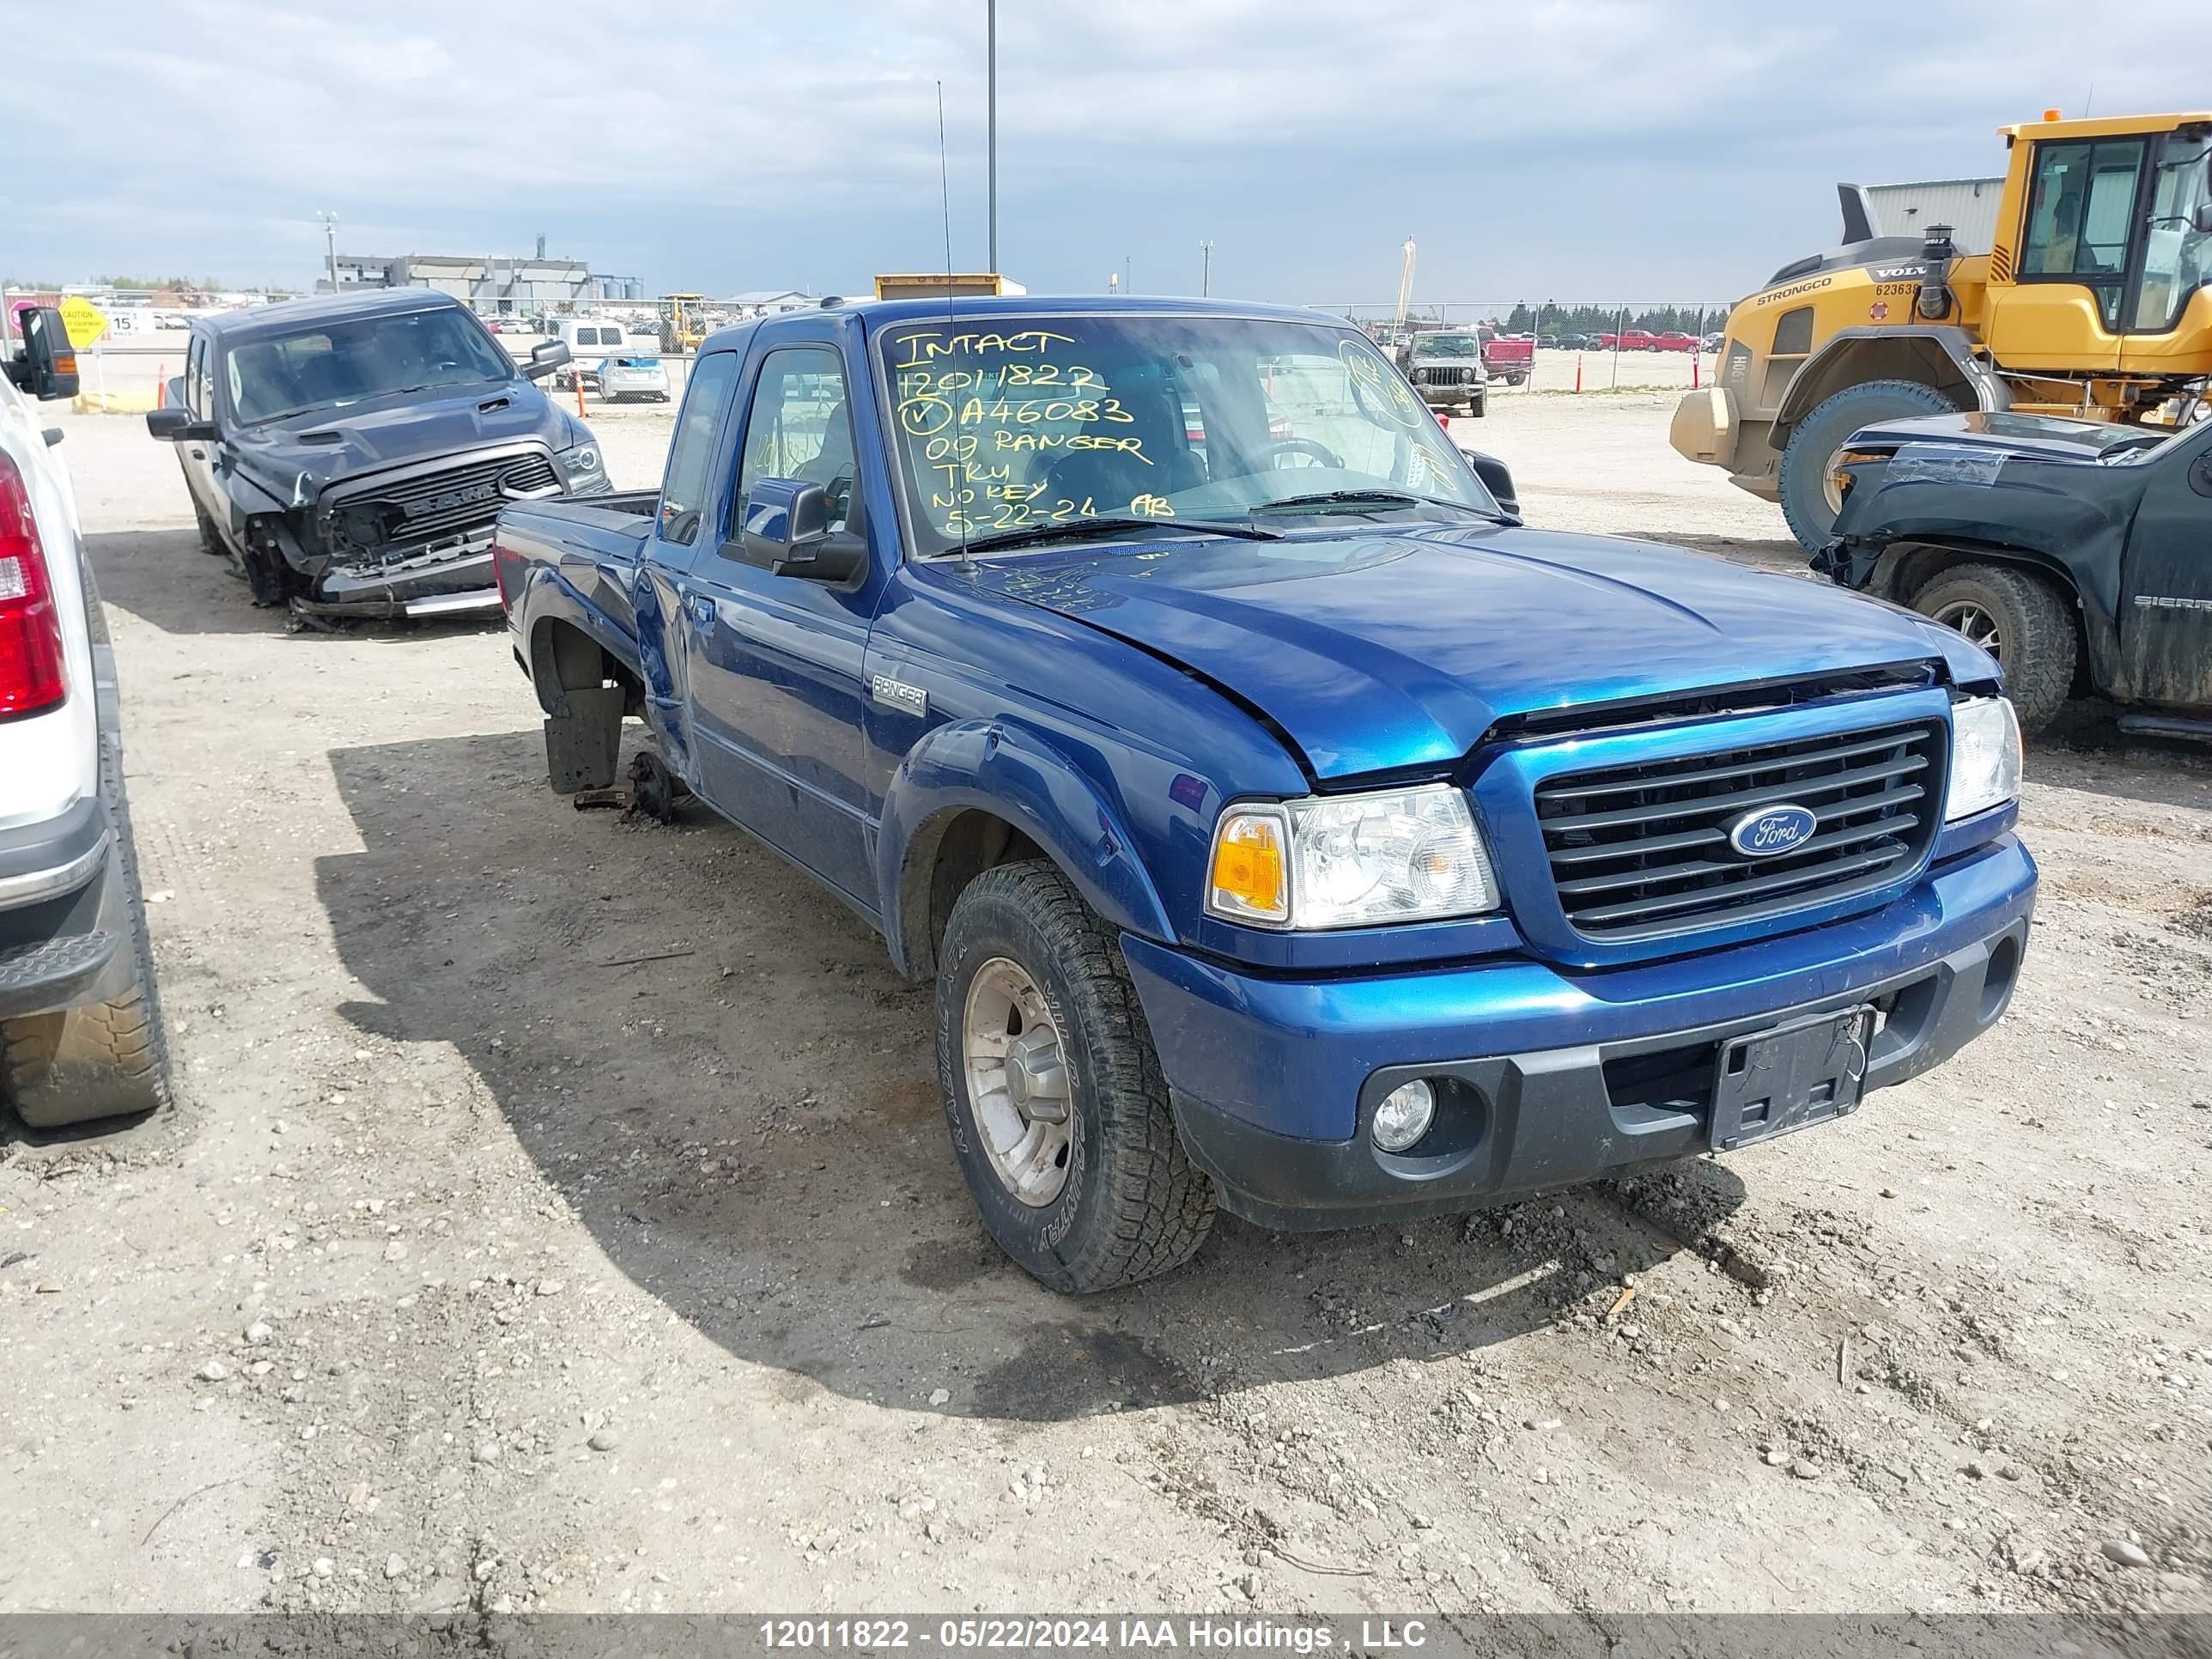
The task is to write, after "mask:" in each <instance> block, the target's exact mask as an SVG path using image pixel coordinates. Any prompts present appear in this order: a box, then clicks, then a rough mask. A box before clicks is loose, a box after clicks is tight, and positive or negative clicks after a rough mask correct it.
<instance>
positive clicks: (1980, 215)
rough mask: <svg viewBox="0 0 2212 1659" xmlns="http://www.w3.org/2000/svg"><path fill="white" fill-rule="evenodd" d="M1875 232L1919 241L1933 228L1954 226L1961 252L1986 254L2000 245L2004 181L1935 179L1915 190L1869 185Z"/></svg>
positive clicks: (1955, 238)
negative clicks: (1999, 206)
mask: <svg viewBox="0 0 2212 1659" xmlns="http://www.w3.org/2000/svg"><path fill="white" fill-rule="evenodd" d="M1866 193H1867V197H1868V199H1869V201H1870V202H1871V203H1872V204H1873V206H1874V218H1875V232H1876V233H1877V234H1881V235H1883V236H1917V235H1919V234H1921V232H1922V231H1923V230H1925V229H1926V228H1928V227H1929V226H1930V225H1948V226H1950V227H1951V240H1952V241H1953V242H1954V244H1956V245H1957V246H1958V249H1959V252H1961V253H1987V252H1989V251H1990V246H1992V245H1993V244H1994V243H1995V242H1996V230H1997V201H1998V198H1999V197H2001V196H2002V194H2003V193H2004V180H2003V179H1929V180H1928V181H1926V182H1925V183H1923V184H1917V185H1868V186H1867V191H1866Z"/></svg>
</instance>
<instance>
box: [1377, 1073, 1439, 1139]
mask: <svg viewBox="0 0 2212 1659" xmlns="http://www.w3.org/2000/svg"><path fill="white" fill-rule="evenodd" d="M1436 1115H1437V1091H1435V1090H1433V1089H1431V1087H1429V1085H1428V1083H1427V1081H1426V1080H1425V1079H1422V1078H1415V1079H1413V1081H1412V1082H1411V1083H1401V1084H1400V1085H1398V1086H1397V1087H1396V1088H1395V1089H1393V1090H1392V1091H1390V1092H1389V1094H1387V1095H1385V1096H1383V1103H1382V1104H1381V1105H1380V1106H1377V1107H1376V1109H1375V1127H1374V1128H1373V1129H1372V1130H1371V1131H1370V1133H1371V1134H1373V1136H1374V1137H1375V1144H1376V1146H1379V1147H1381V1148H1382V1149H1383V1151H1384V1152H1404V1151H1405V1150H1406V1148H1407V1147H1408V1146H1412V1145H1413V1143H1414V1142H1415V1141H1417V1140H1419V1139H1420V1138H1421V1137H1422V1136H1423V1135H1425V1134H1426V1133H1428V1132H1429V1120H1430V1119H1431V1118H1433V1117H1434V1116H1436Z"/></svg>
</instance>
